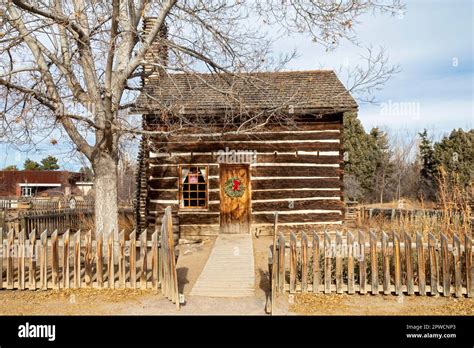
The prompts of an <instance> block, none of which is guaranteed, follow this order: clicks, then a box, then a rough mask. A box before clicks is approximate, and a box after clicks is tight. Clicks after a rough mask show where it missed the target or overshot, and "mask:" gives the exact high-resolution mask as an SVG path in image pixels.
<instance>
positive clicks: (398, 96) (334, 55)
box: [0, 0, 474, 169]
mask: <svg viewBox="0 0 474 348" xmlns="http://www.w3.org/2000/svg"><path fill="white" fill-rule="evenodd" d="M473 4H474V2H473V1H470V0H449V1H445V0H439V1H432V0H417V1H415V0H408V1H407V2H406V13H404V14H403V15H402V16H390V15H387V14H385V15H377V16H373V15H365V16H364V17H363V18H361V19H360V24H358V25H357V26H355V31H356V33H357V37H358V40H359V42H360V44H361V45H362V46H370V45H371V46H373V48H374V49H377V48H378V47H384V48H385V49H386V52H387V54H388V55H389V58H390V64H394V65H396V64H398V65H399V66H400V68H401V72H400V73H398V74H397V75H396V76H395V77H394V78H393V79H391V80H390V81H389V82H388V83H387V84H386V85H385V87H384V88H383V90H381V91H378V92H377V93H376V94H375V95H374V96H375V98H376V100H377V103H376V104H361V105H360V110H359V118H360V119H361V121H362V123H363V125H364V127H365V128H366V130H368V129H370V128H371V127H373V126H380V127H382V128H384V129H385V130H387V131H389V132H392V133H397V132H407V133H410V134H415V132H418V131H421V130H422V129H423V128H427V129H428V130H429V131H430V132H431V133H432V135H433V137H434V138H435V139H437V138H439V137H440V136H442V135H444V134H447V133H449V132H450V131H451V130H452V129H453V128H463V129H471V128H473V127H474V107H473V99H474V98H473V96H474V95H473V94H474V82H473V66H474V61H473V56H474V54H473V53H474V49H473V35H474V34H473V33H474V24H473V23H474V12H473V11H474V9H473V7H474V6H473ZM294 48H296V49H297V51H298V54H299V56H298V57H297V58H296V59H295V60H293V61H292V62H291V63H290V64H289V65H288V69H289V70H314V69H319V68H324V69H338V68H339V67H340V66H342V65H344V64H349V66H351V65H353V64H357V63H360V61H359V56H360V55H361V54H363V53H364V49H363V48H359V47H356V46H354V45H353V44H351V43H348V42H342V43H341V45H340V46H339V47H338V48H337V49H336V50H335V51H333V52H330V53H327V52H325V51H324V49H323V48H321V47H320V46H318V45H317V44H315V43H312V42H311V41H310V39H308V38H307V37H303V36H293V37H289V38H282V39H280V40H279V41H278V42H277V45H276V46H275V50H274V51H275V54H279V53H284V52H289V51H291V50H292V49H294ZM341 78H342V79H343V77H341ZM407 105H408V106H414V109H412V111H409V112H403V111H402V112H400V111H399V110H397V109H396V108H394V107H400V106H407ZM388 106H390V108H388V109H387V107H388ZM387 110H388V112H387ZM40 148H41V150H42V151H40V152H39V153H35V152H30V153H18V152H16V151H15V149H13V148H12V147H9V146H5V145H0V167H3V166H5V165H8V164H17V165H18V166H19V167H21V166H22V164H23V162H24V160H25V158H26V157H30V158H33V159H35V160H39V159H41V158H42V157H44V156H46V155H47V154H53V155H57V157H58V158H59V159H60V164H61V165H62V166H63V167H65V168H67V169H77V168H78V163H77V162H76V161H75V160H74V159H72V158H70V157H65V153H66V151H65V149H63V148H61V147H58V146H56V147H52V146H51V145H49V144H48V143H45V144H41V145H40Z"/></svg>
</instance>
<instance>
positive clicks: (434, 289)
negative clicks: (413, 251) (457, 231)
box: [428, 233, 438, 296]
mask: <svg viewBox="0 0 474 348" xmlns="http://www.w3.org/2000/svg"><path fill="white" fill-rule="evenodd" d="M436 245H437V242H436V238H435V237H434V236H433V234H431V233H430V234H428V249H429V260H430V293H431V295H433V296H437V295H438V260H437V259H436Z"/></svg>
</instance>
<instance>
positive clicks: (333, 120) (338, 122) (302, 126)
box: [145, 114, 343, 134]
mask: <svg viewBox="0 0 474 348" xmlns="http://www.w3.org/2000/svg"><path fill="white" fill-rule="evenodd" d="M309 118H310V120H312V121H313V122H307V121H308V120H305V121H301V122H297V123H296V124H294V125H281V124H268V125H267V126H266V127H264V128H259V129H258V132H281V131H295V132H298V131H311V130H335V129H342V128H343V124H342V114H332V115H322V117H321V118H320V119H316V116H314V115H310V116H309ZM152 119H153V117H151V118H150V120H152ZM156 119H160V116H158V117H156ZM151 124H153V122H151V123H150V125H151ZM145 127H146V125H145ZM225 127H227V125H226V126H225ZM208 129H209V133H211V132H212V133H218V132H222V130H223V129H224V125H219V124H215V125H214V127H213V126H212V125H209V127H208ZM153 130H156V126H155V127H153ZM230 131H232V130H228V132H230ZM181 132H182V133H183V134H187V133H191V132H192V133H197V132H196V128H189V129H184V130H182V131H181Z"/></svg>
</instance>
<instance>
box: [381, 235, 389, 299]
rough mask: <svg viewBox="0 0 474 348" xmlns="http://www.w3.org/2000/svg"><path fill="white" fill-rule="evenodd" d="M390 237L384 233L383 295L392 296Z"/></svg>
mask: <svg viewBox="0 0 474 348" xmlns="http://www.w3.org/2000/svg"><path fill="white" fill-rule="evenodd" d="M388 247H389V246H388V236H387V234H386V233H385V232H382V267H383V293H384V295H390V255H389V252H388Z"/></svg>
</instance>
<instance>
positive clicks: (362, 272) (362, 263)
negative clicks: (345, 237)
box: [359, 231, 367, 294]
mask: <svg viewBox="0 0 474 348" xmlns="http://www.w3.org/2000/svg"><path fill="white" fill-rule="evenodd" d="M359 247H360V253H359V283H360V284H359V292H360V293H361V294H365V293H366V289H365V285H366V283H367V279H366V278H367V261H366V259H365V235H364V232H362V231H359Z"/></svg>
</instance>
